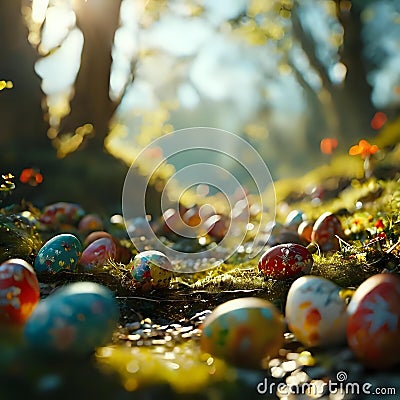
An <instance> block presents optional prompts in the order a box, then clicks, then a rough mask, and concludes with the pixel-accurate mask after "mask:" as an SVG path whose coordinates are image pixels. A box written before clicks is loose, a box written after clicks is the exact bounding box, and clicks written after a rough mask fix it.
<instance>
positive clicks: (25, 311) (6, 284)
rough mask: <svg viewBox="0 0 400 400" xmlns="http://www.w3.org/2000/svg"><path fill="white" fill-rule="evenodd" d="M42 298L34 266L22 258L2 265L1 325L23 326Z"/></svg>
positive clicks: (0, 291) (0, 271) (0, 268)
mask: <svg viewBox="0 0 400 400" xmlns="http://www.w3.org/2000/svg"><path fill="white" fill-rule="evenodd" d="M39 298H40V288H39V282H38V279H37V277H36V273H35V271H34V269H33V268H32V266H31V265H30V264H28V263H27V262H26V261H24V260H22V259H20V258H13V259H10V260H7V261H5V262H3V263H2V264H1V265H0V324H9V325H22V324H23V323H24V322H25V321H26V320H27V318H28V317H29V316H30V314H31V313H32V311H33V310H34V308H35V307H36V305H37V303H38V302H39Z"/></svg>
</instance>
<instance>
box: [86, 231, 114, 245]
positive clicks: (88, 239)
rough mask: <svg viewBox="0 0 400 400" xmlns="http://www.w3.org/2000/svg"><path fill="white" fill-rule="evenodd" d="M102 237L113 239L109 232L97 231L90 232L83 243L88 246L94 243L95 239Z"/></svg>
mask: <svg viewBox="0 0 400 400" xmlns="http://www.w3.org/2000/svg"><path fill="white" fill-rule="evenodd" d="M101 238H109V239H113V237H112V236H111V235H110V234H109V233H108V232H105V231H95V232H91V233H89V235H87V236H86V238H85V240H84V242H83V244H84V245H85V246H86V247H87V246H89V244H90V243H93V242H94V241H95V240H97V239H101Z"/></svg>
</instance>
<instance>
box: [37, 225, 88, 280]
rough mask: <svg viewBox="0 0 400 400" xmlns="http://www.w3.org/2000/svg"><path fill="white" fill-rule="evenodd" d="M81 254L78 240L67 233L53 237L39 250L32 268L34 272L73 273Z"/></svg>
mask: <svg viewBox="0 0 400 400" xmlns="http://www.w3.org/2000/svg"><path fill="white" fill-rule="evenodd" d="M81 253H82V245H81V242H80V241H79V239H78V238H77V237H76V236H74V235H72V234H69V233H62V234H60V235H57V236H54V237H53V238H52V239H50V240H49V241H48V242H46V243H45V244H44V246H43V247H42V248H41V249H40V250H39V252H38V254H37V256H36V259H35V263H34V267H35V270H36V272H38V273H42V272H53V273H54V272H60V271H63V270H69V271H75V269H76V264H77V262H78V260H79V257H80V256H81Z"/></svg>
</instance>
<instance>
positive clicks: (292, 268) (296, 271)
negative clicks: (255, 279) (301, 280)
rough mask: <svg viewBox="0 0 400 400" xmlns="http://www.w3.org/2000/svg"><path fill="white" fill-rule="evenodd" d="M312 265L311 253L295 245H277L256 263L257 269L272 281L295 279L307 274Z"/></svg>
mask: <svg viewBox="0 0 400 400" xmlns="http://www.w3.org/2000/svg"><path fill="white" fill-rule="evenodd" d="M312 264H313V258H312V255H311V253H310V252H309V251H308V250H307V249H306V248H305V247H304V246H302V245H300V244H296V243H287V244H279V245H277V246H274V247H271V248H270V249H268V250H267V251H266V252H265V253H264V254H263V255H262V256H261V258H260V261H259V262H258V269H259V271H261V272H262V273H263V274H264V275H265V276H268V277H271V278H274V279H285V278H295V277H297V276H299V275H301V274H308V273H309V272H310V270H311V267H312Z"/></svg>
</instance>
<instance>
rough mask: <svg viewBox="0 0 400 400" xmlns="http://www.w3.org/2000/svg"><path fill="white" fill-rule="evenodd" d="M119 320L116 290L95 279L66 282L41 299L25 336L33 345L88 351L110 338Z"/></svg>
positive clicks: (62, 350) (70, 351)
mask: <svg viewBox="0 0 400 400" xmlns="http://www.w3.org/2000/svg"><path fill="white" fill-rule="evenodd" d="M118 320H119V307H118V303H117V302H116V300H115V298H114V295H113V293H112V292H111V291H110V290H109V289H108V288H106V287H105V286H102V285H99V284H97V283H94V282H77V283H72V284H68V285H66V286H63V287H62V288H60V289H57V290H56V291H55V292H53V293H52V294H50V295H49V296H48V297H47V298H46V299H44V300H42V301H40V302H39V304H38V305H37V307H36V308H35V310H34V311H33V313H32V314H31V316H30V317H29V318H28V320H27V322H26V324H25V328H24V337H25V339H26V341H27V343H28V344H29V345H30V346H32V348H35V349H40V350H44V351H47V352H55V353H65V354H67V353H68V354H74V355H87V354H90V353H91V352H93V350H94V349H95V348H96V347H98V346H102V345H105V344H106V343H108V342H110V341H111V338H112V334H113V332H114V330H115V328H116V326H117V323H118Z"/></svg>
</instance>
